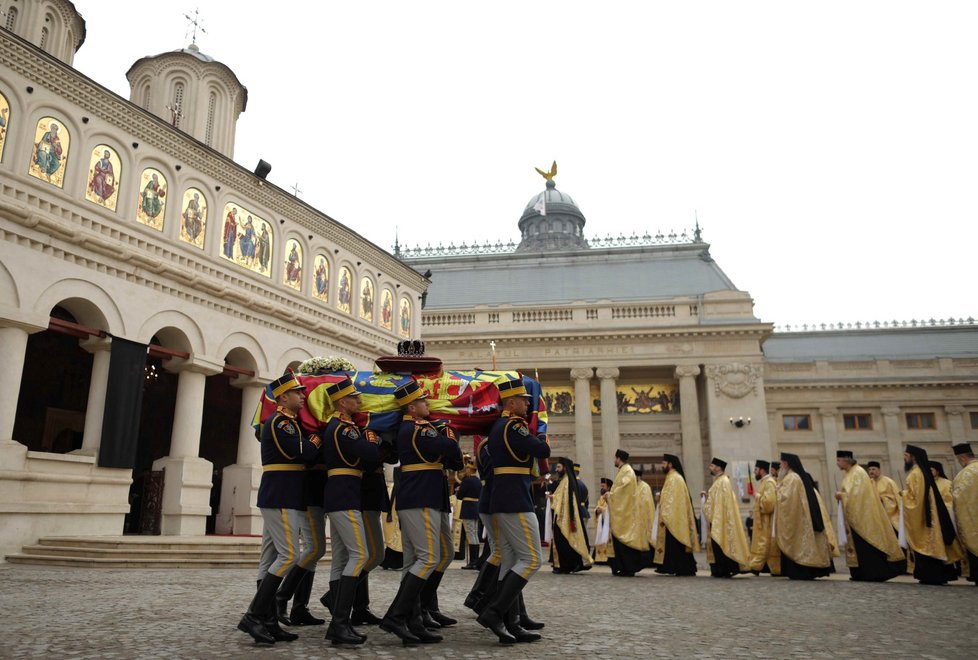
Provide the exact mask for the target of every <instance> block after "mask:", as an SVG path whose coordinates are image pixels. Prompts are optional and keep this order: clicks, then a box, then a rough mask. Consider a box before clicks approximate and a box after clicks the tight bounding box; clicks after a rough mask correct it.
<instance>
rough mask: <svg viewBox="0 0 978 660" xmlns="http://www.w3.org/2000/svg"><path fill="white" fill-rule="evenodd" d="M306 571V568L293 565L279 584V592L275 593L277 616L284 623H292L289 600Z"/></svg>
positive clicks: (289, 624) (286, 624)
mask: <svg viewBox="0 0 978 660" xmlns="http://www.w3.org/2000/svg"><path fill="white" fill-rule="evenodd" d="M305 572H306V571H305V570H304V569H302V568H299V567H298V566H293V567H292V570H291V571H289V574H288V575H286V576H285V579H284V580H282V584H281V585H279V588H278V592H277V593H276V594H275V616H276V618H277V619H278V621H279V623H281V624H282V625H285V626H291V625H292V622H291V621H289V614H288V612H289V601H290V600H292V596H293V595H294V594H295V588H296V587H297V586H298V585H299V581H300V580H302V577H303V575H305Z"/></svg>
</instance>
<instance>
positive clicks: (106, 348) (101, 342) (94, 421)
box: [72, 337, 112, 456]
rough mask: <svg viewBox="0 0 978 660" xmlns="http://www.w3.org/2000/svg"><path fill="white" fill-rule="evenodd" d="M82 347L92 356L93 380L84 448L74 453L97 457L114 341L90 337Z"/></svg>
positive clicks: (86, 414) (89, 392) (89, 386)
mask: <svg viewBox="0 0 978 660" xmlns="http://www.w3.org/2000/svg"><path fill="white" fill-rule="evenodd" d="M81 347H82V348H84V349H85V350H86V351H88V352H89V353H91V354H92V379H91V381H90V382H89V384H88V405H86V406H85V429H84V433H83V434H82V446H81V449H79V450H77V451H74V452H72V453H75V454H85V455H87V456H95V455H96V454H98V448H99V445H100V444H101V442H102V415H103V414H104V412H105V394H106V390H107V389H108V386H109V360H110V358H111V357H112V340H111V339H108V338H105V337H90V338H89V339H86V340H85V341H83V342H81Z"/></svg>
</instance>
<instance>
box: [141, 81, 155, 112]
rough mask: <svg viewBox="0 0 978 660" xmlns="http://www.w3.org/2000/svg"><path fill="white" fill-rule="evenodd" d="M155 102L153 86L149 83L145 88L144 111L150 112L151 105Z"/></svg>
mask: <svg viewBox="0 0 978 660" xmlns="http://www.w3.org/2000/svg"><path fill="white" fill-rule="evenodd" d="M152 100H153V86H152V85H150V84H149V83H146V85H145V86H144V87H143V109H144V110H149V103H150V101H152Z"/></svg>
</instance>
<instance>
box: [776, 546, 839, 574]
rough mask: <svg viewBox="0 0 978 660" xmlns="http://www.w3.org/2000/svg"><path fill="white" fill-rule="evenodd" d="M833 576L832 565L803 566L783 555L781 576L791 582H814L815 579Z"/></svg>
mask: <svg viewBox="0 0 978 660" xmlns="http://www.w3.org/2000/svg"><path fill="white" fill-rule="evenodd" d="M831 574H832V564H831V563H830V564H829V565H828V566H825V567H824V568H823V567H820V566H803V565H802V564H798V563H795V561H794V560H793V559H792V558H791V557H789V556H788V555H786V554H785V553H784V552H782V553H781V575H783V576H784V577H786V578H789V579H791V580H814V579H815V578H820V577H828V576H829V575H831Z"/></svg>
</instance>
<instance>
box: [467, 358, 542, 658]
mask: <svg viewBox="0 0 978 660" xmlns="http://www.w3.org/2000/svg"><path fill="white" fill-rule="evenodd" d="M499 398H500V400H501V401H502V404H503V414H502V415H501V416H500V418H499V419H498V420H496V423H495V424H494V425H493V427H492V431H491V432H490V433H489V441H488V445H487V451H488V454H489V456H491V457H492V474H493V476H492V492H491V494H490V502H489V509H490V512H491V513H492V524H493V525H494V526H495V528H496V529H498V534H499V540H498V543H499V547H500V549H501V554H502V558H501V562H500V566H499V575H500V580H499V585H498V586H497V590H496V594H495V596H494V597H493V600H492V602H491V603H489V605H488V606H487V607H486V608H485V609H484V610H483V612H482V614H480V615H479V619H478V621H479V623H480V624H482V625H483V626H484V627H486V628H488V629H489V630H491V631H492V632H493V633H495V634H496V636H497V637H498V638H499V641H500V642H502V643H504V644H512V643H514V642H534V641H536V640H538V639H540V635H539V634H536V633H531V632H529V631H527V630H525V629H524V628H523V627H522V626H521V625H520V612H519V597H520V593H521V592H522V591H523V587H525V586H526V584H527V582H528V581H529V579H530V577H531V576H532V575H533V574H534V573H536V572H537V570H539V569H540V564H541V562H542V557H541V554H542V552H541V550H540V527H539V525H538V524H537V518H536V516H535V515H534V512H533V498H532V496H531V493H530V489H531V482H532V480H533V478H532V476H531V473H532V469H533V462H534V460H536V459H538V458H547V457H549V456H550V443H549V442H548V440H547V439H546V437H544V436H540V437H535V436H533V435H531V433H530V429H529V427H528V426H527V424H526V414H527V412H528V410H529V407H530V399H531V397H530V396H529V395H528V394H527V392H526V387H525V386H524V384H523V379H522V378H519V377H518V378H515V379H512V380H509V381H506V382H504V383H502V384H500V385H499Z"/></svg>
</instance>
